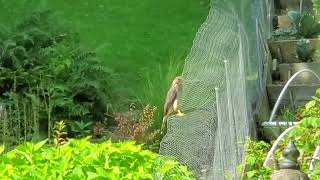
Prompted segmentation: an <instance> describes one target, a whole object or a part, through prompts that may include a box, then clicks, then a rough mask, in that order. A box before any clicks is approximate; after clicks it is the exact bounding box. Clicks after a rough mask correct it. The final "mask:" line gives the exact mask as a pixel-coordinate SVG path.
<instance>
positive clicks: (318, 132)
mask: <svg viewBox="0 0 320 180" xmlns="http://www.w3.org/2000/svg"><path fill="white" fill-rule="evenodd" d="M319 112H320V89H318V90H317V91H316V95H315V96H313V97H312V100H310V101H309V102H308V103H307V104H306V105H305V106H304V107H303V108H301V109H299V110H298V112H297V113H298V114H297V115H298V116H299V119H300V121H299V123H298V124H297V125H296V127H295V128H294V129H293V130H292V131H291V132H290V133H289V134H288V135H287V137H286V138H285V139H284V140H283V141H282V142H281V143H280V145H279V148H278V149H277V151H276V153H275V155H274V158H275V159H279V158H281V157H282V151H283V149H284V148H285V147H286V145H287V144H288V142H289V140H293V141H294V143H295V145H296V147H297V148H298V150H299V151H300V158H299V163H300V166H301V170H302V171H303V172H305V173H307V174H310V178H311V179H320V160H319V159H318V160H315V163H314V165H315V170H314V171H312V172H311V171H310V170H309V165H310V162H311V159H312V156H313V154H314V151H315V150H316V147H317V146H318V145H319V144H320V114H319ZM269 147H270V145H268V144H266V143H265V142H263V141H259V142H255V141H250V140H249V141H247V144H246V158H245V160H244V162H243V163H242V164H241V165H240V167H241V168H242V170H243V171H244V172H243V175H244V177H246V178H249V179H250V178H257V177H269V175H270V173H271V171H270V169H269V168H268V167H263V166H262V164H263V161H264V158H265V157H266V155H267V152H268V150H269ZM275 161H277V160H275ZM276 163H277V162H276ZM246 178H245V179H246Z"/></svg>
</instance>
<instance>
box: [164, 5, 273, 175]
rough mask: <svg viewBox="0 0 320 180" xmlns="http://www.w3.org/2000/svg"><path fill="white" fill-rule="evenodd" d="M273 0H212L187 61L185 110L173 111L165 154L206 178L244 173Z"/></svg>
mask: <svg viewBox="0 0 320 180" xmlns="http://www.w3.org/2000/svg"><path fill="white" fill-rule="evenodd" d="M270 6H271V3H269V2H268V1H261V0H256V1H251V0H241V1H239V0H219V1H215V0H212V1H211V9H210V12H209V15H208V17H207V19H206V21H205V22H204V23H203V24H202V26H201V27H200V29H199V31H198V33H197V34H196V37H195V39H194V42H193V47H192V48H191V51H190V53H189V55H188V57H187V58H186V60H185V66H184V70H183V74H182V76H183V92H182V96H181V100H180V101H181V109H182V111H183V112H184V113H185V114H186V115H185V116H181V117H176V116H171V117H170V118H169V119H168V131H167V134H166V136H165V137H164V138H163V140H162V142H161V146H160V147H161V148H160V154H163V155H170V156H173V157H175V158H176V159H177V160H178V161H180V162H181V163H183V164H186V165H188V166H189V168H190V169H191V170H192V171H193V172H194V173H195V174H196V175H197V177H198V178H203V179H218V180H220V179H224V178H227V177H230V178H231V179H236V178H237V177H238V175H237V171H236V167H237V165H238V164H239V163H240V161H241V160H242V157H243V153H244V152H243V144H244V142H245V140H246V138H247V137H255V136H256V130H255V121H254V118H253V117H254V115H255V114H256V113H257V112H259V111H260V108H261V107H262V106H261V99H262V98H261V97H262V96H263V95H265V90H264V89H265V88H264V87H265V83H266V78H265V77H266V75H265V74H266V73H264V72H265V70H266V66H265V64H267V63H266V61H267V50H266V48H265V45H264V43H265V42H266V39H267V37H268V36H269V35H270V33H269V32H270V23H269V22H270V15H269V14H268V12H269V11H268V9H269V8H270Z"/></svg>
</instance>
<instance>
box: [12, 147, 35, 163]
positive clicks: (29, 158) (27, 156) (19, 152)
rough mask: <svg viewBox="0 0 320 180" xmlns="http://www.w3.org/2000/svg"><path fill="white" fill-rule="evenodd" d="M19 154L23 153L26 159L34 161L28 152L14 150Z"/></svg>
mask: <svg viewBox="0 0 320 180" xmlns="http://www.w3.org/2000/svg"><path fill="white" fill-rule="evenodd" d="M14 151H15V152H16V153H17V154H20V155H22V156H23V157H24V158H25V159H26V160H28V161H29V163H31V164H32V163H33V161H32V158H31V157H30V156H29V155H28V154H27V153H25V152H23V151H20V150H14Z"/></svg>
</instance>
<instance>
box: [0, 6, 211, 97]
mask: <svg viewBox="0 0 320 180" xmlns="http://www.w3.org/2000/svg"><path fill="white" fill-rule="evenodd" d="M43 9H53V10H54V11H56V12H57V14H58V16H59V17H60V18H61V20H62V21H63V22H66V23H68V24H72V26H73V27H74V28H75V29H76V30H77V31H78V32H79V33H80V35H81V39H82V40H83V42H85V43H86V44H87V45H88V46H89V47H91V48H94V49H96V51H97V52H98V55H99V56H101V57H102V58H103V59H104V61H105V63H107V64H108V65H109V66H110V68H112V69H114V70H115V71H116V72H117V73H119V74H120V75H121V79H119V83H118V85H119V87H120V86H121V87H124V88H126V89H127V90H131V91H130V92H133V94H136V95H137V96H140V97H141V96H143V94H142V92H143V91H142V89H143V88H144V86H145V85H146V82H145V78H144V77H143V76H144V74H145V73H148V74H149V75H150V77H149V78H151V79H152V78H153V76H154V78H156V77H159V74H157V73H160V72H159V71H156V69H158V67H159V66H161V67H162V68H163V69H164V71H163V72H165V70H166V68H169V67H168V66H169V64H174V63H172V61H183V60H184V58H185V56H186V55H187V54H188V52H189V50H190V48H191V46H192V41H193V38H194V36H195V34H196V32H197V30H198V28H199V27H200V25H201V24H202V23H203V21H204V20H205V18H206V16H207V13H208V10H209V0H77V1H75V0H0V22H1V25H8V24H11V23H14V22H16V21H18V20H19V19H21V18H22V17H24V16H26V15H28V14H29V12H32V11H35V10H43ZM180 70H181V68H180ZM162 83H163V82H162ZM164 84H170V82H166V83H164ZM163 88H165V87H163ZM158 90H159V89H155V90H154V91H158ZM160 92H163V90H161V91H160ZM161 96H162V95H161ZM151 103H152V102H151Z"/></svg>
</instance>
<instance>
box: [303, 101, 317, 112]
mask: <svg viewBox="0 0 320 180" xmlns="http://www.w3.org/2000/svg"><path fill="white" fill-rule="evenodd" d="M315 105H316V101H315V100H311V101H309V102H308V103H307V104H306V106H305V108H306V110H310V109H311V108H313V107H314V106H315Z"/></svg>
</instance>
